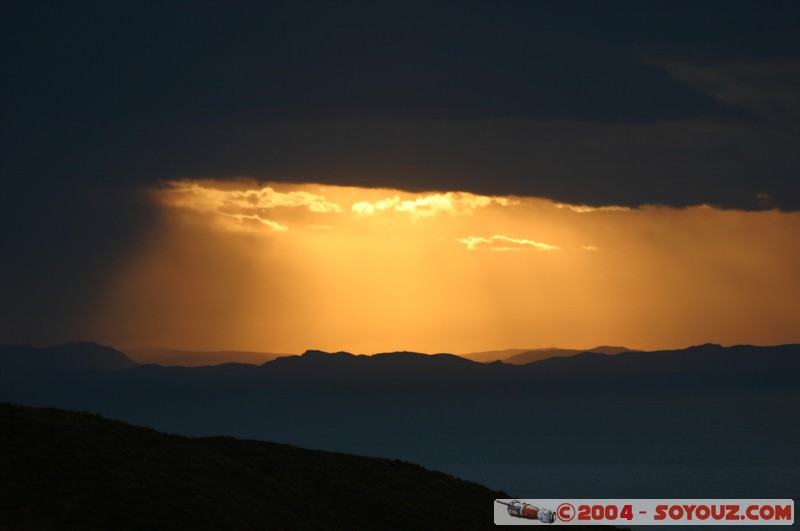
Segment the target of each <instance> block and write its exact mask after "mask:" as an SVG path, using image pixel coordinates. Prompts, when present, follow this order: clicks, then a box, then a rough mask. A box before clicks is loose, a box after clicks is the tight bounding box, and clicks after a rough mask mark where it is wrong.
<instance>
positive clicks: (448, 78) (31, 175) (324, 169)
mask: <svg viewBox="0 0 800 531" xmlns="http://www.w3.org/2000/svg"><path fill="white" fill-rule="evenodd" d="M1 9H2V12H0V20H2V22H0V39H2V49H3V77H4V83H3V85H2V87H0V106H1V107H0V109H2V124H3V125H2V138H0V140H2V141H3V145H4V156H3V160H2V161H1V162H0V171H2V175H3V190H2V194H0V238H2V240H0V241H1V242H2V246H3V250H4V256H6V255H7V256H8V257H9V258H8V259H4V260H3V263H2V265H0V274H3V278H4V279H11V281H10V282H11V284H10V286H11V287H10V288H8V289H9V290H10V291H8V292H7V296H5V297H3V301H2V306H1V307H0V314H2V317H3V322H4V324H3V327H4V328H3V329H2V330H0V336H2V337H7V338H14V337H28V336H31V335H32V333H28V332H25V333H23V332H20V330H22V328H24V327H25V326H29V323H30V322H32V320H33V317H32V316H33V315H34V314H36V313H37V312H42V311H45V312H50V313H52V315H53V316H59V319H61V320H62V321H63V328H64V329H65V330H67V329H69V330H74V329H75V327H74V326H73V324H74V323H73V322H72V321H71V319H77V317H74V316H75V315H76V314H77V313H79V312H73V311H71V307H70V305H71V304H75V305H76V306H82V303H77V302H75V301H77V300H79V299H81V297H83V298H89V299H90V298H91V297H92V292H93V291H94V290H97V289H101V288H99V287H98V286H102V278H103V277H104V276H105V275H107V274H109V273H108V272H109V271H112V270H113V269H114V267H115V264H117V263H118V261H121V260H124V259H125V256H126V253H127V252H129V251H130V249H132V248H133V247H135V245H136V243H137V242H138V241H140V240H141V239H142V238H145V237H146V236H147V234H148V231H151V230H154V227H157V226H158V218H157V216H156V213H155V212H154V211H153V210H151V209H150V207H148V206H147V205H146V203H145V202H142V201H140V200H139V198H138V197H137V196H136V195H135V194H134V193H133V191H134V190H136V189H138V188H141V187H143V186H151V185H153V184H155V183H157V182H158V181H160V180H164V179H174V178H178V177H187V176H188V177H203V176H209V177H217V178H226V177H230V176H236V175H252V176H255V177H256V178H259V179H265V180H287V181H320V182H330V183H342V184H360V185H366V186H378V185H380V186H393V187H399V188H405V189H409V190H423V189H427V190H429V189H454V190H466V191H474V192H479V193H490V194H491V193H496V194H500V193H516V194H527V195H539V196H547V197H552V198H555V199H557V200H559V201H565V202H573V203H586V204H590V205H600V204H622V205H638V204H643V203H662V204H669V205H676V206H681V205H688V204H698V203H710V204H718V205H722V206H727V207H734V208H763V207H764V206H765V205H770V206H771V205H774V206H777V207H779V208H783V209H788V210H796V209H800V190H798V184H797V182H798V179H797V175H798V171H800V161H799V160H798V155H796V152H797V150H796V149H795V147H794V146H796V144H797V127H796V116H797V108H796V103H797V101H798V99H797V94H798V93H800V90H798V86H797V77H796V76H795V75H793V74H792V75H783V74H781V73H780V72H779V73H778V74H776V73H775V71H770V72H771V73H765V71H764V70H763V69H762V70H759V67H758V66H756V67H754V69H752V70H747V69H746V68H744V69H743V68H739V69H738V70H737V69H726V67H725V65H731V64H735V65H742V64H749V65H761V64H776V63H787V62H791V61H797V60H799V59H800V32H797V31H796V20H798V15H800V6H799V5H798V4H797V3H796V2H770V3H768V4H765V3H763V2H703V3H699V4H698V3H697V2H671V3H669V4H663V5H659V6H652V5H644V4H641V5H640V4H634V3H630V2H620V3H616V2H603V3H596V2H499V3H498V2H411V1H403V2H344V3H343V2H296V1H293V2H267V3H264V2H253V3H249V2H236V1H234V2H210V1H200V2H197V1H192V2H188V1H187V2H176V1H172V2H170V1H165V2H133V1H131V2H125V1H123V2H100V1H97V2H91V1H90V2H78V3H74V2H73V3H69V2H37V1H25V2H22V1H20V2H5V3H4V4H3V7H2V8H1ZM676 64H677V65H684V68H683V69H682V70H680V72H679V70H676V69H675V68H674V67H675V65H676ZM686 65H689V66H686ZM704 67H705V68H706V70H703V68H704ZM714 69H716V70H714ZM687 72H688V73H689V74H687ZM779 74H780V76H782V77H780V80H781V81H780V82H781V86H780V90H778V91H776V90H772V92H770V90H766V92H764V91H763V90H761V88H763V87H767V88H769V87H773V88H774V87H775V83H776V82H775V79H776V78H775V75H779ZM715 80H722V81H719V82H716V81H715ZM720 86H722V89H719V87H720ZM730 87H734V89H735V88H736V87H744V88H742V89H741V90H738V91H737V90H732V89H730ZM732 94H733V95H732ZM758 94H767V95H768V99H767V100H766V101H765V100H763V99H758V98H757V97H755V96H753V95H758ZM775 102H777V104H776V103H775ZM98 197H102V198H103V199H102V200H98V199H97V198H98ZM765 197H769V198H770V199H769V201H768V202H765V200H764V198H765ZM110 205H113V206H110ZM20 316H21V317H20ZM53 319H55V317H53ZM53 319H51V321H52V320H53ZM15 330H16V331H17V332H19V333H17V332H15Z"/></svg>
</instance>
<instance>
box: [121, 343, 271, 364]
mask: <svg viewBox="0 0 800 531" xmlns="http://www.w3.org/2000/svg"><path fill="white" fill-rule="evenodd" d="M124 352H125V354H126V355H128V357H130V358H131V359H133V360H134V361H136V362H137V363H142V364H147V363H153V364H156V365H164V366H176V365H177V366H182V367H202V366H204V365H222V364H224V363H247V364H250V365H261V364H262V363H266V362H268V361H272V360H274V359H275V358H279V357H281V356H286V355H287V354H273V353H270V352H251V351H243V350H215V351H212V350H180V349H174V348H163V347H144V348H134V349H126V350H125V351H124Z"/></svg>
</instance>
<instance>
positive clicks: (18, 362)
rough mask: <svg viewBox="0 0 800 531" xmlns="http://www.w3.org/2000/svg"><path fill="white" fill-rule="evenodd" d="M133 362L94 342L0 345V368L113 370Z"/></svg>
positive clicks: (117, 351)
mask: <svg viewBox="0 0 800 531" xmlns="http://www.w3.org/2000/svg"><path fill="white" fill-rule="evenodd" d="M135 366H136V362H134V361H133V360H131V359H130V358H129V357H128V356H126V355H125V354H123V353H122V352H120V351H119V350H116V349H114V348H111V347H107V346H103V345H98V344H97V343H90V342H81V343H64V344H61V345H53V346H50V347H44V348H35V347H31V346H27V345H23V346H9V345H2V346H0V367H3V368H5V369H69V370H94V371H117V370H123V369H130V368H131V367H135Z"/></svg>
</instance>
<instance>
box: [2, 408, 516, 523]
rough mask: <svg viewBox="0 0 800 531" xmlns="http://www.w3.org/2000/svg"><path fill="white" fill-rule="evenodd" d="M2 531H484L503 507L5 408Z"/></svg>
mask: <svg viewBox="0 0 800 531" xmlns="http://www.w3.org/2000/svg"><path fill="white" fill-rule="evenodd" d="M0 431H2V433H3V437H2V438H0V478H2V479H0V515H2V518H1V519H0V524H1V525H2V528H3V529H82V530H100V529H120V530H126V529H135V530H140V529H151V530H167V529H180V530H183V529H236V530H250V529H253V530H254V529H409V528H412V529H413V528H421V529H429V528H430V529H450V528H452V529H487V528H489V526H491V525H492V505H491V504H492V501H493V500H494V499H495V498H507V497H508V495H507V494H505V493H503V492H500V491H493V490H490V489H488V488H486V487H483V486H481V485H478V484H476V483H471V482H468V481H464V480H460V479H456V478H454V477H451V476H448V475H446V474H443V473H440V472H433V471H430V470H426V469H425V468H423V467H421V466H418V465H413V464H410V463H405V462H401V461H396V460H389V459H378V458H368V457H358V456H354V455H347V454H339V453H329V452H322V451H313V450H305V449H301V448H297V447H293V446H288V445H282V444H274V443H268V442H259V441H251V440H239V439H234V438H230V437H213V438H194V439H192V438H186V437H181V436H177V435H167V434H164V433H159V432H157V431H154V430H151V429H147V428H140V427H136V426H132V425H130V424H126V423H123V422H117V421H112V420H107V419H105V418H102V417H99V416H97V415H91V414H88V413H76V412H69V411H63V410H57V409H38V408H30V407H21V406H16V405H11V404H3V403H0Z"/></svg>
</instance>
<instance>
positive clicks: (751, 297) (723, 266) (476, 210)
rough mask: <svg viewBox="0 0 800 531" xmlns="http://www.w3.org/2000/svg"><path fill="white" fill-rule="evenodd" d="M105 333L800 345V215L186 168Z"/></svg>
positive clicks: (291, 343)
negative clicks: (265, 177) (565, 200)
mask: <svg viewBox="0 0 800 531" xmlns="http://www.w3.org/2000/svg"><path fill="white" fill-rule="evenodd" d="M151 197H152V200H153V201H154V202H156V203H157V204H158V205H159V206H160V208H161V209H162V210H163V213H164V216H165V221H164V224H163V226H162V227H161V228H160V230H159V231H157V232H155V233H154V234H152V235H151V238H150V239H149V240H148V242H147V243H146V245H144V246H143V247H142V248H141V249H138V250H137V251H136V253H135V254H134V256H133V257H132V259H131V260H130V261H129V262H128V263H127V264H126V265H125V267H123V268H122V269H121V270H120V272H119V274H118V275H117V278H116V279H115V280H114V281H113V282H112V283H111V284H110V285H109V286H108V287H107V289H106V290H105V293H106V295H105V297H104V298H103V300H101V301H99V303H98V305H97V308H96V312H95V319H94V321H93V323H92V325H91V330H88V331H87V335H91V337H96V338H98V339H100V340H102V341H106V342H109V343H111V344H114V345H117V346H121V347H134V346H149V345H159V346H167V347H173V348H186V349H202V350H214V349H240V350H260V351H272V352H302V351H303V350H305V349H307V348H318V349H323V350H330V351H335V350H347V351H350V352H358V353H372V352H385V351H392V350H415V351H421V352H455V353H465V352H472V351H480V350H490V349H501V348H511V347H519V348H526V347H530V348H535V347H547V346H558V347H564V348H589V347H592V346H596V345H601V344H613V345H624V346H627V347H630V348H640V349H659V348H680V347H686V346H689V345H692V344H699V343H706V342H715V343H721V344H726V345H727V344H739V343H748V344H779V343H791V342H798V341H800V275H798V271H800V246H798V235H800V214H798V213H782V212H778V211H774V210H772V211H759V212H742V211H734V210H719V209H716V208H712V207H708V206H701V207H693V208H685V209H674V208H665V207H643V208H638V209H627V208H621V207H614V206H610V207H603V208H590V207H586V206H582V205H565V204H558V203H554V202H552V201H549V200H545V199H538V198H526V197H488V196H480V195H474V194H469V193H462V192H457V191H444V192H427V193H408V192H403V191H400V190H388V189H367V188H353V187H339V186H322V185H315V184H307V185H286V184H279V183H268V184H263V183H261V184H259V183H256V182H255V181H250V180H240V181H236V182H230V181H224V182H223V181H211V180H206V181H202V180H196V181H189V180H186V181H174V182H170V183H166V184H165V185H164V186H163V187H161V188H159V189H157V190H153V191H151Z"/></svg>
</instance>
